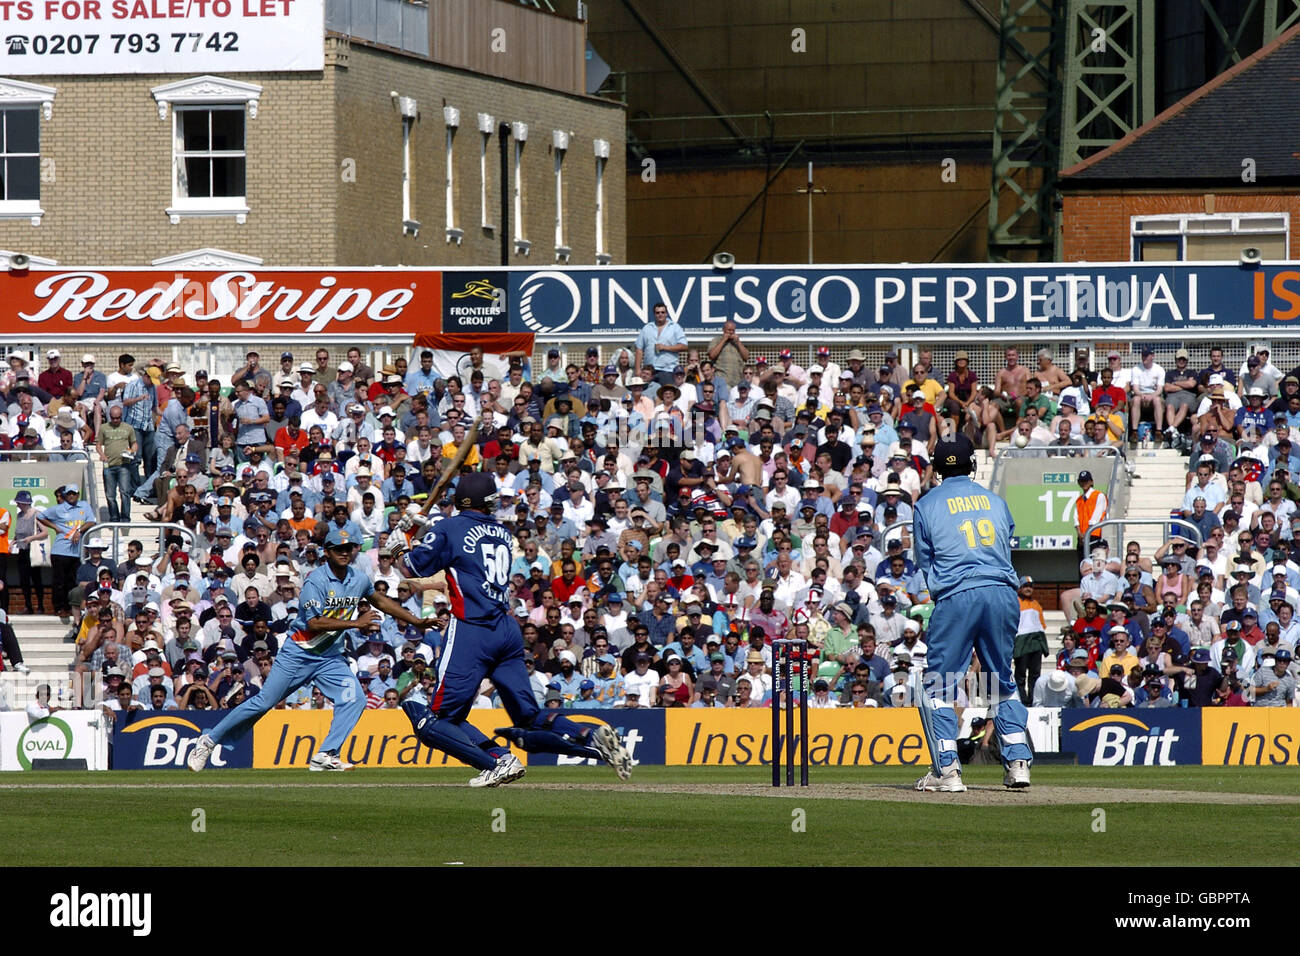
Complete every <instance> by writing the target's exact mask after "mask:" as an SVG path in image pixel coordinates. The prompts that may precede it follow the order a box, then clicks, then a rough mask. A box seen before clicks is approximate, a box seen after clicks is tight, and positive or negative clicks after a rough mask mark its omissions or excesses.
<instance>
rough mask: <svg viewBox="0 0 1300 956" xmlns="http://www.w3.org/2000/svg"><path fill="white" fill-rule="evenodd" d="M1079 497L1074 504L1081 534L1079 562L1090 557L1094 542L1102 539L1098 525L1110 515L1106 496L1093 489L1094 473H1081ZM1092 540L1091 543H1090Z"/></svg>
mask: <svg viewBox="0 0 1300 956" xmlns="http://www.w3.org/2000/svg"><path fill="white" fill-rule="evenodd" d="M1078 481H1079V497H1078V498H1077V499H1075V502H1074V527H1075V530H1077V531H1078V532H1079V560H1081V561H1082V560H1083V559H1084V558H1086V557H1087V556H1088V551H1089V549H1090V548H1091V546H1092V542H1093V541H1095V540H1096V539H1098V538H1100V537H1101V532H1099V531H1097V530H1096V528H1097V525H1099V524H1101V523H1102V522H1103V521H1105V520H1106V518H1107V516H1108V514H1109V513H1110V502H1109V501H1107V500H1106V496H1105V494H1103V493H1102V492H1101V491H1100V490H1098V489H1097V488H1094V487H1093V484H1092V472H1090V471H1081V472H1079V479H1078ZM1090 539H1091V541H1090Z"/></svg>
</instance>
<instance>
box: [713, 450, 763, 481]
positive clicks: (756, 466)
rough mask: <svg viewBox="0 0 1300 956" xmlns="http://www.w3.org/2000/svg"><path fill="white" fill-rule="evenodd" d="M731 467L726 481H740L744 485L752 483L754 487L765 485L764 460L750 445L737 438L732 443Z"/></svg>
mask: <svg viewBox="0 0 1300 956" xmlns="http://www.w3.org/2000/svg"><path fill="white" fill-rule="evenodd" d="M732 444H733V445H734V447H733V448H732V458H731V469H730V470H729V471H728V472H727V476H726V478H724V479H723V481H724V482H732V481H739V482H740V483H741V484H742V485H750V486H751V487H754V488H761V487H762V486H763V462H762V460H761V459H760V458H759V457H758V456H757V455H755V454H754V453H753V452H752V451H750V450H749V448H748V446H746V445H745V443H744V442H742V441H740V439H735V440H734V441H733V443H732Z"/></svg>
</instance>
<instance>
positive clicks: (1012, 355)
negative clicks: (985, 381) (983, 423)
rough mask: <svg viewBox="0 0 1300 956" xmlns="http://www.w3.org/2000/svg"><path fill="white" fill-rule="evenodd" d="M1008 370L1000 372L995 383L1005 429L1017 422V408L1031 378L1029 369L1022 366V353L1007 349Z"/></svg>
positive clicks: (995, 393) (996, 400)
mask: <svg viewBox="0 0 1300 956" xmlns="http://www.w3.org/2000/svg"><path fill="white" fill-rule="evenodd" d="M1005 359H1006V363H1007V364H1006V368H1002V369H999V370H998V377H997V379H996V380H994V382H993V394H994V396H995V398H994V401H995V402H996V403H997V406H998V409H999V410H1000V411H1001V412H1002V421H1003V426H1002V427H1003V428H1004V429H1006V427H1007V425H1008V424H1009V423H1011V422H1014V421H1015V420H1016V408H1017V406H1018V405H1019V403H1020V399H1021V398H1022V397H1023V396H1024V394H1025V382H1026V380H1028V378H1029V369H1028V368H1026V367H1025V366H1023V365H1021V364H1020V353H1019V352H1017V351H1016V350H1015V349H1007V350H1006V353H1005Z"/></svg>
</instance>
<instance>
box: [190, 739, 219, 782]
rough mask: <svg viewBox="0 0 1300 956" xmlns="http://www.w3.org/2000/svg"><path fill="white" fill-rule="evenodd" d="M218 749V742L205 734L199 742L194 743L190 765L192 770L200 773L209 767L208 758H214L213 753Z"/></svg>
mask: <svg viewBox="0 0 1300 956" xmlns="http://www.w3.org/2000/svg"><path fill="white" fill-rule="evenodd" d="M216 747H217V745H216V742H215V741H213V739H212V738H211V737H209V736H208V735H207V734H203V735H202V736H201V737H199V739H198V740H196V741H194V749H193V750H191V751H190V756H189V761H188V762H189V765H190V769H191V770H193V771H194V772H195V773H198V772H199V771H200V770H202V769H203V768H204V767H206V766H207V765H208V758H209V757H211V756H212V751H213V750H215V749H216Z"/></svg>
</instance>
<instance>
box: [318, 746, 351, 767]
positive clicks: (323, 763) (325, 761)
mask: <svg viewBox="0 0 1300 956" xmlns="http://www.w3.org/2000/svg"><path fill="white" fill-rule="evenodd" d="M307 769H308V770H312V771H319V770H351V769H352V764H350V763H345V762H344V761H343V758H342V757H340V756H339V755H338V754H329V753H326V752H325V751H323V750H321V751H319V752H317V754H316V755H315V756H314V757H312V758H311V759H310V760H308V761H307Z"/></svg>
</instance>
